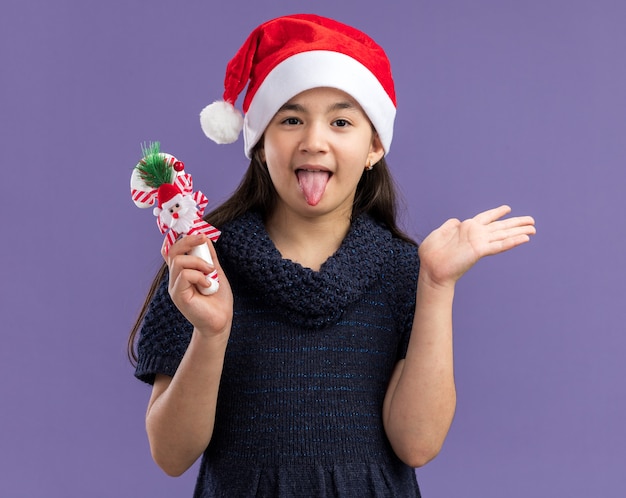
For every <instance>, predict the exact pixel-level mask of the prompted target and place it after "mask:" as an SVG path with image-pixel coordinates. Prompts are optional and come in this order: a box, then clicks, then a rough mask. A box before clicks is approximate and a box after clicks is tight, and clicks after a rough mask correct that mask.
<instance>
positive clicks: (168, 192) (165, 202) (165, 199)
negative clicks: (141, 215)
mask: <svg viewBox="0 0 626 498" xmlns="http://www.w3.org/2000/svg"><path fill="white" fill-rule="evenodd" d="M178 197H180V198H182V192H181V191H180V189H179V188H178V186H177V185H174V184H172V183H164V184H163V185H161V186H160V187H159V188H158V190H157V201H158V207H155V208H154V209H153V212H154V215H155V216H158V215H159V214H160V213H161V211H162V210H163V209H168V208H169V207H171V206H170V204H171V205H174V204H175V203H174V202H172V201H174V200H175V199H177V198H178Z"/></svg>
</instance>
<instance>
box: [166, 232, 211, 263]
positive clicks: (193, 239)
mask: <svg viewBox="0 0 626 498" xmlns="http://www.w3.org/2000/svg"><path fill="white" fill-rule="evenodd" d="M206 241H207V238H206V236H205V235H203V234H196V235H190V236H188V237H181V238H179V239H178V240H177V241H176V242H174V243H173V244H172V245H171V247H170V248H169V251H168V252H167V254H166V253H165V249H166V244H167V241H163V245H162V246H161V255H163V258H164V259H165V261H166V262H167V261H168V259H170V260H171V259H172V258H174V257H176V256H178V255H179V254H187V253H188V252H189V251H191V250H192V249H193V248H194V247H195V246H199V245H200V244H203V243H205V242H206Z"/></svg>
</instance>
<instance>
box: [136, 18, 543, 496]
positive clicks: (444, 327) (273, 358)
mask: <svg viewBox="0 0 626 498" xmlns="http://www.w3.org/2000/svg"><path fill="white" fill-rule="evenodd" d="M225 81H226V85H225V86H226V88H225V92H224V97H225V103H217V104H212V105H211V106H208V107H207V108H206V109H205V110H203V112H202V115H201V120H202V125H203V129H204V130H205V133H207V135H209V136H210V137H211V138H213V139H214V140H215V141H217V142H230V141H233V139H234V138H236V135H237V133H238V130H237V127H236V126H235V127H234V129H233V127H232V123H231V121H230V120H229V117H228V116H230V117H232V116H233V115H234V114H233V112H234V111H233V108H232V105H231V104H233V103H234V102H235V101H236V99H237V96H238V95H239V93H240V92H242V91H243V89H244V88H245V86H246V84H247V91H246V95H245V99H244V102H243V109H244V112H245V119H244V122H243V131H244V141H245V152H246V155H247V156H248V157H249V158H250V159H251V163H250V166H249V169H248V171H247V173H246V175H245V177H244V179H243V181H242V183H241V184H240V186H239V187H238V189H237V190H236V192H235V193H234V194H233V195H232V197H231V198H230V199H229V200H227V201H226V202H225V203H224V204H223V205H222V206H220V207H218V208H217V209H216V210H215V211H214V212H213V213H211V214H209V215H208V216H207V220H208V221H209V222H210V223H211V224H213V225H215V226H217V227H218V228H220V229H221V230H222V235H221V238H220V239H219V240H218V242H217V243H216V245H215V247H213V246H212V245H211V244H210V243H209V241H208V240H207V239H206V238H205V237H204V236H195V237H194V236H190V237H185V238H182V239H181V240H179V241H178V242H177V243H176V244H174V245H173V246H172V247H171V248H170V250H169V253H168V254H167V255H164V257H165V260H166V266H165V267H164V269H163V270H162V272H161V273H160V274H159V275H158V276H157V279H156V280H155V283H154V285H153V289H152V290H151V292H150V295H149V297H148V300H147V303H148V304H146V306H145V307H144V310H143V312H142V314H141V316H140V319H139V321H138V323H137V324H136V326H135V329H134V330H133V333H132V334H131V338H130V342H129V344H130V347H131V352H132V354H134V351H133V345H134V342H135V335H136V334H137V333H138V332H139V331H140V332H141V334H140V338H139V341H138V346H137V349H138V357H137V367H136V376H137V377H138V378H139V379H142V380H144V381H146V382H149V383H151V384H153V387H152V395H151V397H150V401H149V405H148V411H147V415H146V427H147V432H148V437H149V440H150V447H151V450H152V456H153V458H154V460H155V461H156V462H157V464H158V465H159V466H160V467H162V468H163V470H164V471H165V472H166V473H168V474H170V475H180V474H182V473H183V472H185V470H187V469H188V468H189V467H190V466H191V465H192V464H193V463H194V462H195V461H196V459H198V458H199V457H200V456H202V463H201V467H200V474H199V476H198V480H197V486H196V491H195V496H196V497H209V496H224V497H247V496H270V497H274V496H280V497H288V496H289V497H290V496H294V497H295V496H298V497H302V496H307V497H308V496H310V497H322V496H328V497H330V496H358V497H368V496H393V497H405V496H414V497H415V496H420V493H419V488H418V485H417V482H416V478H415V472H414V470H413V469H414V467H419V466H421V465H424V464H425V463H427V462H428V461H429V460H431V459H432V458H434V457H435V456H436V455H437V453H438V452H439V450H440V448H441V446H442V444H443V441H444V439H445V437H446V434H447V432H448V429H449V427H450V424H451V422H452V417H453V413H454V409H455V387H454V379H453V361H452V320H451V315H452V300H453V295H454V288H455V283H456V281H457V280H458V279H459V278H460V277H461V276H462V275H463V274H464V273H465V272H466V271H467V270H468V269H469V268H470V267H471V266H472V265H474V264H475V263H476V262H477V261H478V260H479V259H480V258H482V257H483V256H486V255H490V254H497V253H500V252H503V251H506V250H508V249H511V248H513V247H515V246H518V245H520V244H522V243H524V242H527V241H528V240H529V236H530V235H532V234H534V232H535V230H534V221H533V220H532V218H530V217H519V218H509V219H503V217H504V216H505V215H506V214H508V213H509V211H510V209H509V208H508V207H507V206H502V207H499V208H496V209H493V210H490V211H486V212H484V213H481V214H479V215H477V216H476V217H474V218H473V219H470V220H466V221H464V222H460V221H458V220H449V221H447V222H446V223H445V224H444V225H442V226H441V227H440V228H439V229H437V230H435V231H434V232H433V233H432V234H430V235H429V236H428V237H427V238H426V239H425V240H424V241H423V242H422V243H421V244H420V246H419V250H418V247H417V245H416V244H415V243H414V242H412V241H411V240H410V239H408V237H406V236H405V235H404V234H403V233H402V232H401V231H400V230H399V229H398V227H397V225H396V220H395V194H394V189H393V186H392V180H391V177H390V174H389V171H388V169H387V165H386V162H385V157H384V156H385V155H386V153H388V152H389V148H390V145H391V139H392V134H393V121H394V117H395V109H396V107H395V103H396V101H395V94H394V88H393V80H392V77H391V70H390V67H389V61H388V59H387V57H386V55H385V53H384V52H383V50H382V49H381V48H380V47H379V46H378V45H377V44H376V43H375V42H374V41H372V40H371V39H370V38H369V37H367V36H366V35H365V34H363V33H361V32H359V31H357V30H355V29H353V28H351V27H349V26H345V25H343V24H340V23H337V22H335V21H333V20H331V19H326V18H322V17H318V16H313V15H296V16H288V17H282V18H278V19H274V20H272V21H269V22H267V23H265V24H262V25H261V26H259V27H258V28H257V29H255V30H254V31H253V33H252V34H251V35H250V37H249V38H248V40H247V41H246V43H245V44H244V45H243V46H242V47H241V49H240V50H239V52H238V53H237V54H236V56H235V57H234V58H233V59H232V61H231V62H230V63H229V65H228V68H227V74H226V80H225ZM234 123H235V125H236V124H237V123H236V119H235V121H234ZM233 131H234V133H232V132H233ZM205 243H209V245H210V249H211V253H212V256H213V260H214V262H215V266H214V267H213V266H211V265H209V264H207V263H206V262H204V261H203V260H201V259H200V258H197V257H194V256H191V255H189V252H190V251H191V250H192V248H193V247H194V246H196V245H199V244H205ZM214 269H217V271H218V273H219V278H220V288H219V290H218V292H217V293H216V294H213V295H210V296H205V295H203V294H201V293H200V292H199V291H198V288H202V287H208V286H209V283H208V282H207V280H206V278H205V275H208V274H209V273H211V272H212V271H213V270H214Z"/></svg>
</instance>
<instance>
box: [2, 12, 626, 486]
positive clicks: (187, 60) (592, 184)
mask: <svg viewBox="0 0 626 498" xmlns="http://www.w3.org/2000/svg"><path fill="white" fill-rule="evenodd" d="M296 11H304V12H316V13H320V14H324V15H330V16H333V17H336V18H337V19H339V20H342V21H345V22H348V23H350V24H353V25H355V26H357V27H359V28H361V29H363V30H365V31H366V32H368V33H370V34H371V35H372V36H373V37H374V38H375V39H376V40H377V41H379V43H381V45H383V46H384V47H385V49H386V50H387V52H388V54H389V57H390V59H391V60H392V66H393V68H394V74H395V79H396V82H397V92H398V100H399V110H398V120H397V127H396V130H397V131H396V135H395V138H394V144H393V147H392V151H391V154H390V156H389V161H390V163H391V165H392V167H393V170H394V171H395V174H396V178H397V180H398V183H399V184H400V185H401V186H402V189H403V192H404V194H405V197H406V201H407V214H406V217H405V224H406V226H407V227H408V228H409V230H410V231H411V233H412V234H413V235H415V236H417V237H421V236H423V235H425V234H427V233H428V232H429V231H430V230H432V229H433V228H435V227H436V226H438V225H440V224H441V223H443V221H445V220H446V219H447V218H449V217H452V216H455V217H460V218H464V217H469V216H472V215H473V214H474V213H476V212H478V211H481V210H483V209H486V208H489V207H492V206H495V205H498V204H500V203H504V202H506V203H510V204H511V205H512V206H513V208H514V213H515V214H532V215H533V216H535V218H536V220H537V226H538V230H539V234H538V235H537V236H536V237H535V239H534V240H533V241H532V242H531V244H529V245H527V246H525V247H523V248H520V249H518V250H516V251H514V252H512V253H508V254H505V255H502V256H499V257H497V258H490V259H487V260H485V261H481V262H480V263H479V264H478V265H477V267H476V268H474V269H473V270H472V271H471V272H470V273H469V274H468V275H467V276H466V277H464V279H463V280H462V281H461V282H460V284H459V287H458V294H457V301H456V307H455V320H456V322H455V324H456V348H455V351H456V377H457V383H458V409H457V415H456V419H455V422H454V424H453V427H452V430H451V432H450V434H449V437H448V439H447V441H446V444H445V445H444V449H443V452H442V453H441V455H440V456H439V457H438V458H437V459H436V460H434V461H433V462H432V463H430V464H429V465H427V466H426V467H424V468H422V469H419V470H418V471H417V472H418V477H419V480H420V484H421V486H422V489H423V493H424V496H425V497H427V498H450V497H462V496H469V497H480V498H502V497H507V498H521V497H528V496H536V497H550V498H552V497H564V496H568V497H587V496H601V497H604V498H609V497H621V496H624V488H626V473H625V472H624V465H625V463H626V437H625V436H624V431H623V428H622V427H623V424H624V420H626V399H625V398H626V396H625V388H624V379H625V378H626V366H625V362H624V361H623V356H624V350H625V349H626V339H625V338H624V330H625V327H624V323H625V322H626V311H625V310H626V302H625V297H626V293H625V291H624V277H625V276H626V275H625V273H626V271H625V270H626V267H625V265H624V262H623V259H624V257H623V255H624V251H625V247H626V231H625V229H624V227H625V224H624V217H625V215H626V209H625V201H624V197H625V196H624V188H625V186H626V174H625V172H624V171H625V159H626V135H625V133H626V63H625V59H624V54H625V53H626V29H624V21H625V20H626V4H625V3H624V2H622V1H621V0H614V1H611V0H587V1H581V0H573V1H572V0H532V1H529V0H526V1H511V0H476V1H472V2H467V1H465V0H456V1H453V0H444V1H442V0H438V1H436V2H435V1H430V2H427V1H405V2H386V3H382V2H380V1H376V2H375V1H372V0H343V1H337V0H332V1H327V0H323V1H319V0H318V1H299V2H294V1H290V2H288V1H284V0H273V1H272V2H258V1H257V2H252V1H250V2H247V3H246V2H240V1H229V2H220V3H219V4H218V3H217V2H207V1H204V2H201V1H184V0H181V1H178V2H173V1H165V0H152V1H145V2H139V1H129V0H124V1H122V0H108V1H106V2H90V1H84V0H81V1H79V0H65V1H64V0H58V1H56V2H49V1H45V0H36V1H35V0H33V1H28V0H24V1H23V0H8V1H7V0H4V1H3V3H2V9H1V12H0V63H1V67H0V90H1V91H0V119H1V123H2V133H1V134H0V142H1V144H0V145H1V147H0V150H1V152H2V156H3V178H4V183H3V186H4V188H3V189H2V190H3V194H4V201H3V202H2V206H3V209H2V219H3V220H4V222H6V223H3V227H2V229H3V235H2V244H1V245H0V251H1V254H0V256H1V261H2V266H3V271H2V278H1V279H0V296H1V300H0V307H1V319H2V320H1V323H2V325H1V327H2V332H1V343H0V380H1V381H0V448H1V450H0V496H11V497H29V498H30V497H46V498H51V497H52V498H54V497H64V498H68V497H70V498H73V497H77V498H78V497H81V498H82V497H85V496H90V497H116V498H119V497H137V496H151V497H171V496H190V495H191V490H192V487H193V481H194V479H195V468H194V469H192V470H190V471H189V472H188V473H187V474H186V475H185V476H183V477H181V478H179V479H171V478H169V477H166V476H165V475H164V474H162V473H161V471H160V470H158V468H157V467H156V465H155V464H154V463H153V462H152V460H151V458H150V454H149V450H148V445H147V441H146V437H145V432H144V426H143V417H144V412H145V408H146V404H147V400H148V396H149V389H148V387H147V386H145V385H143V384H141V383H140V382H138V381H136V380H134V379H133V377H132V369H131V367H130V365H129V364H128V362H127V360H126V357H125V341H126V337H127V333H128V330H129V328H130V326H131V324H132V322H133V320H134V318H135V316H136V314H137V311H138V309H139V307H140V304H141V302H142V300H143V297H144V296H145V293H146V291H147V288H148V285H149V283H150V281H151V278H152V275H153V272H154V271H155V270H156V268H157V266H158V265H159V263H160V259H159V258H160V256H159V248H160V245H161V241H162V236H161V235H160V234H159V233H158V230H157V229H156V225H155V223H154V218H153V216H152V214H151V213H150V212H149V211H140V210H138V209H136V208H135V207H134V205H133V204H132V202H131V200H130V196H129V189H128V183H129V178H130V173H131V170H132V168H133V166H134V165H135V163H136V161H137V160H138V159H139V156H140V144H141V143H142V142H143V141H146V140H160V141H161V142H162V144H163V149H164V150H166V151H169V152H171V153H173V154H175V155H176V156H178V157H179V158H180V159H181V160H183V161H185V163H186V165H187V169H188V171H189V172H190V173H191V174H192V175H193V176H194V180H195V181H196V185H197V187H198V188H199V189H201V190H202V191H204V192H205V193H206V194H207V196H208V197H209V198H210V199H211V203H212V205H215V204H216V203H218V202H220V201H221V200H223V199H224V198H225V197H226V196H227V195H228V194H229V193H230V192H231V191H232V189H233V188H234V186H235V185H236V183H237V182H238V180H239V178H240V175H241V173H242V172H243V170H244V168H245V166H246V160H245V158H244V156H243V152H242V144H241V142H239V143H238V144H236V145H233V146H217V145H215V144H213V143H211V142H210V141H209V140H208V139H206V138H204V136H203V135H202V132H201V130H200V128H199V124H198V118H197V115H198V112H199V110H200V109H201V108H202V107H203V106H204V105H206V104H208V103H210V102H211V101H212V100H214V99H216V98H220V97H221V91H222V80H223V75H224V68H225V65H226V62H227V61H228V59H230V57H231V56H232V55H233V54H234V52H235V51H236V49H237V48H238V47H239V45H240V44H241V43H242V42H243V40H244V38H245V37H246V36H247V34H248V33H249V32H250V30H251V29H252V28H253V27H255V26H256V25H257V24H259V23H260V22H262V21H264V20H266V19H269V18H272V17H275V16H278V15H282V14H287V13H293V12H296ZM7 195H8V199H7V198H6V196H7ZM241 464H242V465H245V464H246V462H242V463H241Z"/></svg>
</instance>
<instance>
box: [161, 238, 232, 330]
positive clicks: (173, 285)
mask: <svg viewBox="0 0 626 498" xmlns="http://www.w3.org/2000/svg"><path fill="white" fill-rule="evenodd" d="M200 244H208V246H209V251H210V252H211V258H212V259H213V262H214V263H215V268H214V267H212V266H211V265H209V264H208V263H207V262H206V261H204V260H203V259H202V258H199V257H196V256H191V255H189V252H190V251H191V250H192V249H193V247H195V246H198V245H200ZM161 254H162V255H163V258H164V259H165V262H166V263H167V266H168V267H169V272H170V280H169V293H170V296H171V298H172V301H173V302H174V304H175V305H176V307H177V308H178V309H179V310H180V312H181V313H182V314H183V315H184V316H185V318H187V320H189V322H190V323H191V324H192V325H193V326H194V327H195V328H196V330H197V331H198V332H200V333H201V334H203V335H204V334H206V335H217V334H221V333H229V331H230V325H231V322H232V317H233V295H232V291H231V289H230V285H229V283H228V280H227V279H226V275H225V274H224V272H223V271H222V267H221V266H220V264H219V260H218V259H217V254H216V253H215V249H214V247H213V244H212V243H211V241H210V239H209V238H208V237H206V236H205V235H192V236H187V237H182V238H181V239H179V240H177V241H176V242H175V243H174V244H173V245H172V246H171V247H170V249H169V252H168V254H167V255H166V254H165V251H164V250H162V251H161ZM214 269H217V272H218V275H219V281H220V286H219V289H218V291H217V292H216V293H215V294H211V295H210V296H205V295H204V294H202V293H200V292H199V291H198V287H209V285H210V284H209V283H208V282H207V280H206V275H208V274H210V273H211V272H212V271H213V270H214Z"/></svg>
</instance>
